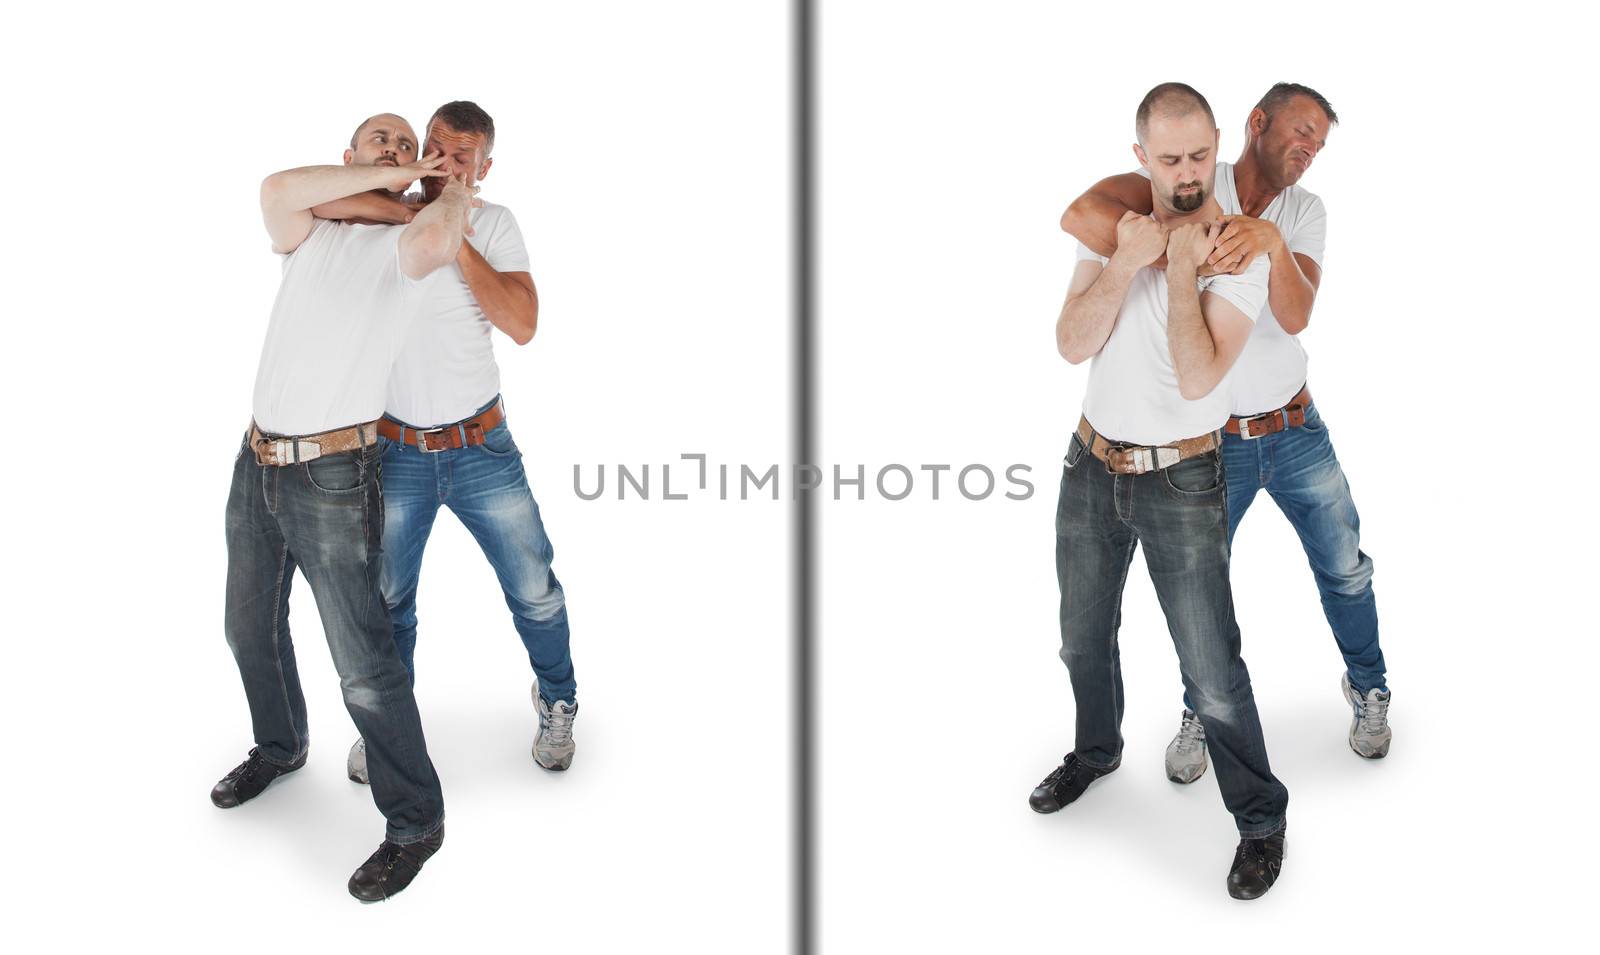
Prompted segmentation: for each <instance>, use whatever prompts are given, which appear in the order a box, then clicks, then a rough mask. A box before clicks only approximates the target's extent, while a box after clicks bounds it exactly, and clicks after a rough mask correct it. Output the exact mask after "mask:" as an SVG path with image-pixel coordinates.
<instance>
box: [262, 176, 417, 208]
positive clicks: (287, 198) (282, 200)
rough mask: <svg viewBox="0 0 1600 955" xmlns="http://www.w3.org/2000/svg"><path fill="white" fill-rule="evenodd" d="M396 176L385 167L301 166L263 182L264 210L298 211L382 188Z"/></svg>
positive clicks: (269, 177)
mask: <svg viewBox="0 0 1600 955" xmlns="http://www.w3.org/2000/svg"><path fill="white" fill-rule="evenodd" d="M393 175H394V172H393V170H388V169H385V168H384V167H383V166H359V165H358V166H301V167H300V168H299V169H285V170H284V171H282V172H275V173H273V174H272V175H270V176H268V177H267V178H266V179H264V180H263V181H262V183H261V207H262V209H264V210H269V211H271V210H278V211H284V212H297V211H300V210H303V209H304V210H309V209H311V208H312V207H313V206H317V205H320V204H322V203H324V202H331V201H333V200H334V199H343V198H344V197H346V196H353V195H355V194H356V193H358V192H367V191H369V190H372V189H378V188H381V187H382V186H383V185H384V183H385V182H387V181H388V180H389V179H390V178H392V177H393Z"/></svg>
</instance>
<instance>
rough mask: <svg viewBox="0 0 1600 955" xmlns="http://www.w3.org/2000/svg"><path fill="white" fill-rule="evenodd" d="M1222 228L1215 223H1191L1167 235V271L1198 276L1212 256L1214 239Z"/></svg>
mask: <svg viewBox="0 0 1600 955" xmlns="http://www.w3.org/2000/svg"><path fill="white" fill-rule="evenodd" d="M1220 228H1221V226H1220V224H1218V223H1214V222H1190V223H1188V224H1186V225H1181V226H1178V227H1177V228H1176V229H1173V230H1171V231H1170V232H1168V233H1167V269H1168V271H1171V270H1174V269H1176V270H1178V271H1183V272H1190V273H1195V274H1198V269H1199V267H1200V265H1201V264H1202V263H1203V262H1205V260H1206V256H1207V255H1208V254H1210V252H1211V247H1212V242H1213V238H1214V237H1215V235H1216V232H1214V231H1212V230H1214V229H1220Z"/></svg>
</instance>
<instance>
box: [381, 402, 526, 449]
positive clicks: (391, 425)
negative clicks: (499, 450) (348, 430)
mask: <svg viewBox="0 0 1600 955" xmlns="http://www.w3.org/2000/svg"><path fill="white" fill-rule="evenodd" d="M504 420H506V411H505V402H503V401H496V402H495V403H494V404H493V405H491V406H490V408H489V410H487V411H485V412H483V413H481V414H477V415H474V416H472V417H471V418H468V419H466V420H465V421H457V422H456V423H455V424H444V425H440V426H439V427H437V428H424V429H422V430H420V431H419V430H417V429H416V428H407V427H405V426H404V425H402V424H399V423H397V422H394V421H391V420H389V419H388V418H380V419H378V433H379V434H381V435H383V436H384V437H385V438H388V439H389V440H390V441H399V442H401V443H402V444H409V445H411V446H412V447H414V448H416V449H417V450H418V451H421V452H422V453H424V454H437V453H439V452H440V451H456V450H459V449H461V448H475V447H477V446H478V445H480V444H482V443H483V436H484V435H485V434H487V433H489V432H490V431H493V430H494V429H495V428H498V427H499V426H500V422H502V421H504Z"/></svg>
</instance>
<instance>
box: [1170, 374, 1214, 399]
mask: <svg viewBox="0 0 1600 955" xmlns="http://www.w3.org/2000/svg"><path fill="white" fill-rule="evenodd" d="M1219 381H1221V379H1216V380H1213V381H1205V380H1203V379H1200V378H1194V377H1189V378H1184V377H1182V376H1179V378H1178V394H1179V396H1180V397H1182V398H1183V400H1184V401H1199V400H1200V399H1201V398H1204V397H1205V396H1206V395H1209V394H1211V393H1212V392H1213V391H1216V390H1217V384H1218V382H1219Z"/></svg>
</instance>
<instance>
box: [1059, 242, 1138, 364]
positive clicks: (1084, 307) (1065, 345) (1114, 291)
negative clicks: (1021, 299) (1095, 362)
mask: <svg viewBox="0 0 1600 955" xmlns="http://www.w3.org/2000/svg"><path fill="white" fill-rule="evenodd" d="M1138 271H1139V270H1138V269H1137V268H1136V267H1131V266H1129V265H1127V264H1126V263H1124V262H1121V261H1119V260H1118V259H1117V258H1116V257H1115V256H1112V258H1111V261H1109V262H1107V263H1106V265H1105V267H1104V268H1103V269H1101V270H1100V274H1099V275H1098V276H1096V277H1095V280H1094V284H1093V285H1091V286H1089V288H1088V289H1086V290H1085V291H1084V293H1083V294H1082V295H1079V296H1078V297H1077V298H1070V297H1069V298H1068V299H1067V302H1066V304H1064V305H1062V306H1061V315H1060V317H1059V318H1057V319H1056V350H1057V351H1059V352H1060V353H1061V357H1062V358H1065V359H1066V360H1067V361H1069V362H1071V363H1072V364H1074V365H1076V364H1078V363H1079V362H1083V361H1087V360H1089V359H1090V358H1093V357H1094V356H1095V355H1098V354H1099V353H1100V349H1101V348H1104V347H1105V344H1106V339H1108V338H1110V337H1111V329H1112V328H1113V327H1114V326H1115V325H1116V324H1117V313H1118V312H1119V311H1121V310H1122V302H1123V300H1124V299H1126V298H1127V297H1128V286H1129V285H1130V284H1132V282H1133V276H1134V275H1135V274H1136V273H1137V272H1138Z"/></svg>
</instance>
